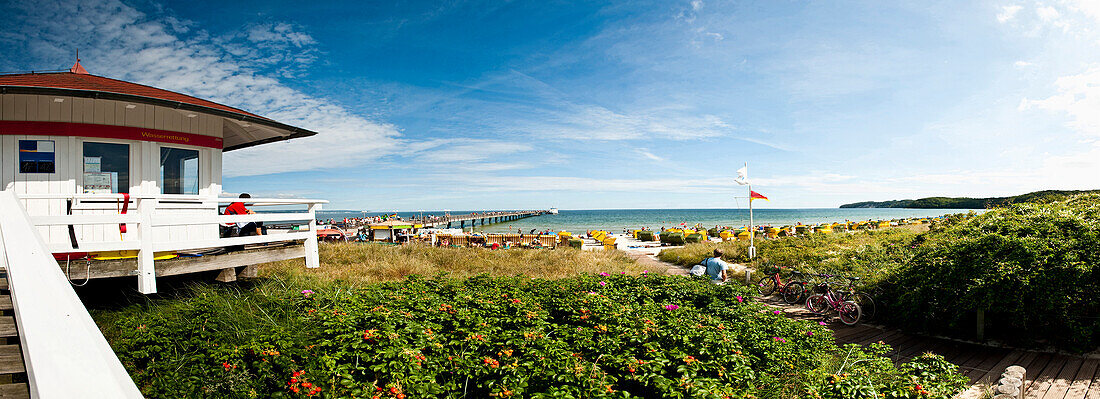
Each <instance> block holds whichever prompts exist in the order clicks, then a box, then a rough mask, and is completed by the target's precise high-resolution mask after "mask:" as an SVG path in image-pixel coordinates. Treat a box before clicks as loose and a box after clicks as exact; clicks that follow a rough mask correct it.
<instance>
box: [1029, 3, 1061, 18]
mask: <svg viewBox="0 0 1100 399" xmlns="http://www.w3.org/2000/svg"><path fill="white" fill-rule="evenodd" d="M1035 13H1036V14H1038V15H1039V19H1042V20H1043V22H1051V21H1054V20H1056V19H1058V17H1059V16H1060V15H1061V14H1059V13H1058V10H1056V9H1054V7H1051V6H1046V7H1039V8H1036V9H1035Z"/></svg>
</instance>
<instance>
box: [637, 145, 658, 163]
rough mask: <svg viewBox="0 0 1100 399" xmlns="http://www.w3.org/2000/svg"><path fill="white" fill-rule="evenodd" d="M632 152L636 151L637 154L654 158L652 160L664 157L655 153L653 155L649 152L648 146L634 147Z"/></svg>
mask: <svg viewBox="0 0 1100 399" xmlns="http://www.w3.org/2000/svg"><path fill="white" fill-rule="evenodd" d="M634 152H636V153H638V155H641V156H643V157H646V158H648V159H651V160H654V161H664V160H665V159H664V158H661V157H659V156H657V155H654V154H653V153H652V152H649V149H648V148H635V149H634Z"/></svg>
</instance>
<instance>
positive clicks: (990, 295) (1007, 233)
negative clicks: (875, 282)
mask: <svg viewBox="0 0 1100 399" xmlns="http://www.w3.org/2000/svg"><path fill="white" fill-rule="evenodd" d="M912 246H913V247H914V250H913V251H912V253H913V257H912V259H911V260H910V261H909V262H907V263H905V264H904V265H903V267H902V268H900V269H898V270H895V271H894V272H893V273H892V275H891V276H889V277H888V278H886V279H883V280H882V281H881V283H880V288H881V289H882V290H883V292H884V293H885V296H886V297H887V298H890V301H888V302H886V304H887V306H888V307H889V311H888V312H886V314H887V315H888V317H889V318H890V320H891V321H893V322H894V323H897V324H899V325H903V326H907V327H911V328H918V329H923V330H927V331H934V332H944V333H950V334H954V335H960V336H966V337H969V336H971V332H972V331H973V326H974V323H975V314H976V311H978V310H984V311H985V314H986V318H985V319H986V323H987V328H986V331H988V332H990V333H993V334H996V332H997V331H1003V332H1004V334H1003V335H1002V336H1000V337H998V338H1005V339H1011V340H1014V341H1016V342H1028V343H1035V342H1049V343H1053V344H1055V345H1058V346H1060V347H1063V348H1066V349H1071V350H1080V351H1087V350H1092V349H1095V348H1096V347H1097V346H1098V345H1100V323H1097V320H1098V319H1100V301H1096V300H1095V298H1094V297H1095V295H1096V292H1097V291H1098V290H1100V196H1098V195H1083V196H1079V197H1076V198H1073V199H1070V200H1068V201H1059V202H1051V203H1044V204H1018V205H1012V206H1010V207H1007V208H999V209H994V210H991V211H989V212H986V213H984V214H982V215H978V216H975V217H971V218H961V219H960V218H955V219H952V220H950V221H948V222H946V223H942V224H937V226H935V227H934V228H933V230H931V231H930V232H929V233H927V234H923V235H921V236H919V237H916V239H914V241H913V243H912Z"/></svg>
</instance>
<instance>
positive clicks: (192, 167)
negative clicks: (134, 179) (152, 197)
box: [160, 147, 199, 195]
mask: <svg viewBox="0 0 1100 399" xmlns="http://www.w3.org/2000/svg"><path fill="white" fill-rule="evenodd" d="M160 192H161V194H191V195H194V194H198V193H199V152H198V151H197V150H185V149H181V148H169V147H161V148H160Z"/></svg>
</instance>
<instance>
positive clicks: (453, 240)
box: [451, 236, 468, 247]
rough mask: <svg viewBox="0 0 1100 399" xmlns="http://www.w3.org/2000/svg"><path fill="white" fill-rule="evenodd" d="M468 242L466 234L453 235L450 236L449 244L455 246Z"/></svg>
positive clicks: (461, 245)
mask: <svg viewBox="0 0 1100 399" xmlns="http://www.w3.org/2000/svg"><path fill="white" fill-rule="evenodd" d="M467 243H468V240H467V239H466V236H454V237H451V245H452V246H456V247H465V246H466V245H467Z"/></svg>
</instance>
